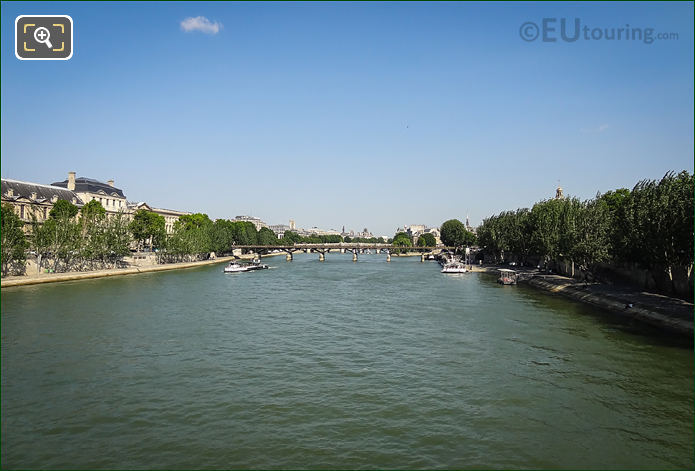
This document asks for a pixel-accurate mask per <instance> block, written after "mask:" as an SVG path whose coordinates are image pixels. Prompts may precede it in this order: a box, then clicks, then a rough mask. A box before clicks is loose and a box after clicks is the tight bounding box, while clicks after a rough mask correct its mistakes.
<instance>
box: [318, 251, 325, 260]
mask: <svg viewBox="0 0 695 471" xmlns="http://www.w3.org/2000/svg"><path fill="white" fill-rule="evenodd" d="M325 261H326V256H325V255H324V254H323V252H319V262H325Z"/></svg>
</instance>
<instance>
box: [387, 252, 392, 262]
mask: <svg viewBox="0 0 695 471" xmlns="http://www.w3.org/2000/svg"><path fill="white" fill-rule="evenodd" d="M386 261H387V262H390V261H391V253H390V252H388V253H387V254H386Z"/></svg>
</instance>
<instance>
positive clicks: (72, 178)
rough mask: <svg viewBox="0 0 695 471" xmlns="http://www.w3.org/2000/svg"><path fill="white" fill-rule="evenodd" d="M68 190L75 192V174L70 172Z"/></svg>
mask: <svg viewBox="0 0 695 471" xmlns="http://www.w3.org/2000/svg"><path fill="white" fill-rule="evenodd" d="M68 190H70V191H75V172H68Z"/></svg>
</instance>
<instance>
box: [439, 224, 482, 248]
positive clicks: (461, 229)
mask: <svg viewBox="0 0 695 471" xmlns="http://www.w3.org/2000/svg"><path fill="white" fill-rule="evenodd" d="M441 234H442V236H441V238H442V243H443V244H444V245H446V246H448V247H463V246H465V245H474V244H475V235H474V234H473V233H472V232H469V231H467V230H466V226H464V225H463V223H462V222H461V221H459V220H458V219H449V220H448V221H446V222H445V223H444V224H442V227H441Z"/></svg>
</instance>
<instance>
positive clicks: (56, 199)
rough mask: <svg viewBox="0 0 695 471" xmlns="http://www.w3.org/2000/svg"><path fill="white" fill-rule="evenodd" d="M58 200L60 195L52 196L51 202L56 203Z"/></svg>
mask: <svg viewBox="0 0 695 471" xmlns="http://www.w3.org/2000/svg"><path fill="white" fill-rule="evenodd" d="M56 201H58V195H53V196H51V203H53V204H55V202H56Z"/></svg>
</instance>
